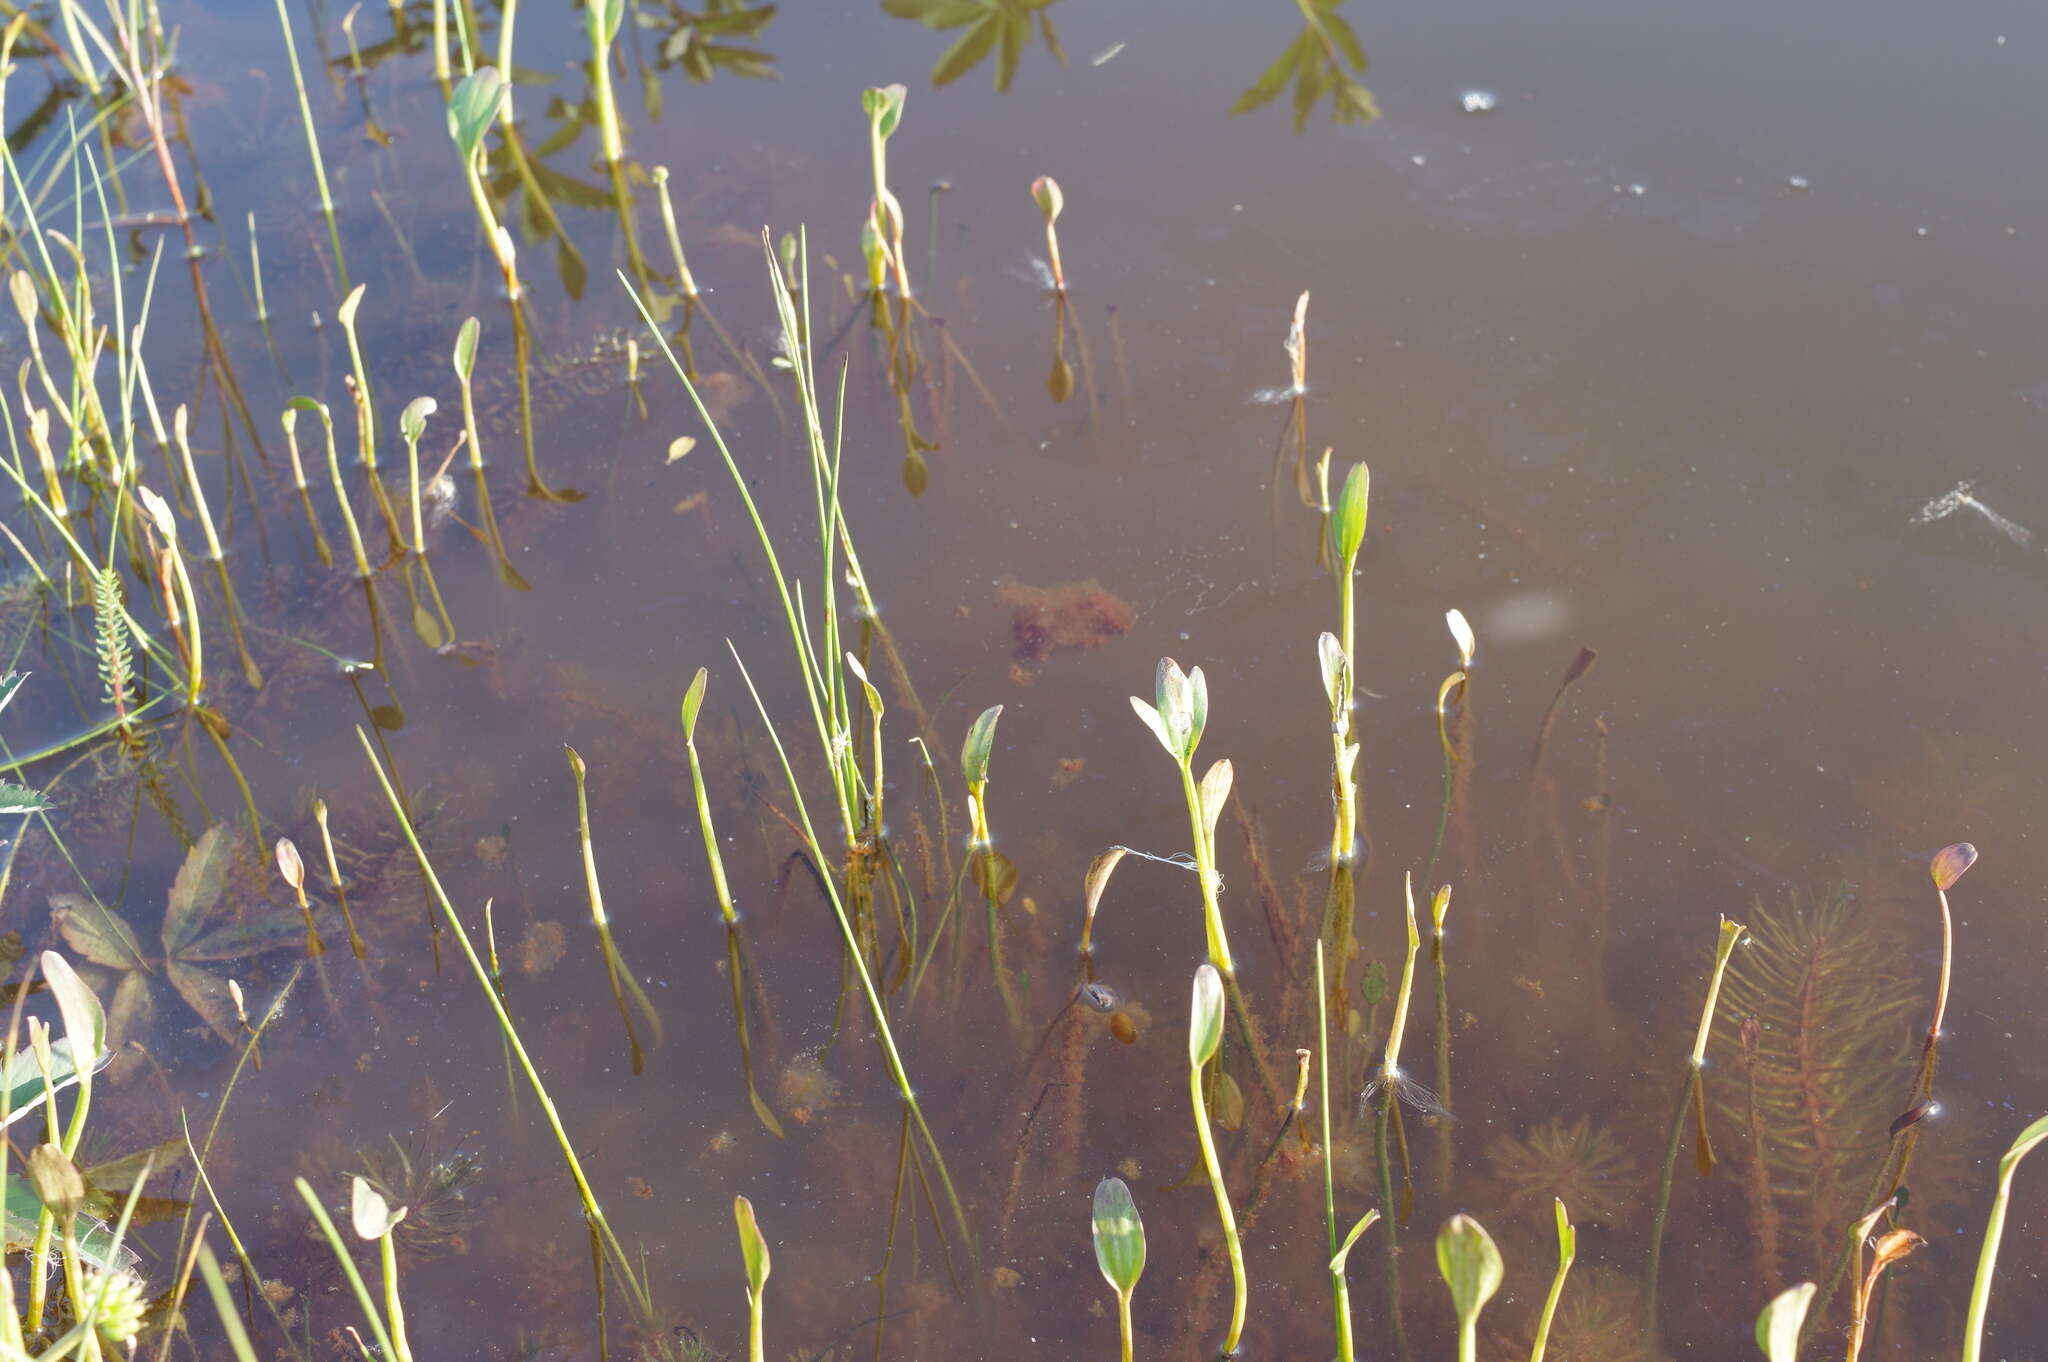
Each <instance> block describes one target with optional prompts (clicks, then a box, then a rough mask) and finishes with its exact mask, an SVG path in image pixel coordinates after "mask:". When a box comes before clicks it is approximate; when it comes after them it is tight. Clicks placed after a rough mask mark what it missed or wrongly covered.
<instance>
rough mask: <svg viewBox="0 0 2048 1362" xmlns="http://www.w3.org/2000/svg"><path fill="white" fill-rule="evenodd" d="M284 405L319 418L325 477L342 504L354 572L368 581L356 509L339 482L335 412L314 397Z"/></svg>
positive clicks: (367, 560) (366, 559) (339, 459)
mask: <svg viewBox="0 0 2048 1362" xmlns="http://www.w3.org/2000/svg"><path fill="white" fill-rule="evenodd" d="M287 405H288V406H289V407H292V408H294V409H296V410H299V411H310V412H312V413H313V414H314V415H315V416H317V417H319V418H320V433H321V434H322V435H323V436H325V437H326V440H327V476H328V478H329V480H330V481H332V482H333V484H334V499H335V501H336V502H337V503H338V504H339V505H340V507H341V520H342V523H343V524H344V525H346V526H347V527H348V546H349V551H350V552H352V553H353V554H354V555H355V559H356V575H357V576H358V577H360V578H362V579H363V580H364V581H368V580H369V578H370V575H371V574H370V555H369V554H368V553H367V552H365V551H364V549H363V532H362V530H361V528H360V527H359V526H357V524H356V512H355V508H354V507H353V506H351V505H350V504H349V499H348V484H347V483H345V482H343V481H342V477H341V455H340V453H339V451H337V450H336V449H335V447H334V414H333V413H332V412H330V411H328V410H327V404H326V403H325V402H322V401H320V400H319V399H318V398H313V397H294V398H293V399H292V400H291V401H290V402H289V403H288V404H287Z"/></svg>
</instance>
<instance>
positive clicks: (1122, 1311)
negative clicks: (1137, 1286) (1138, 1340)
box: [1116, 1291, 1131, 1362]
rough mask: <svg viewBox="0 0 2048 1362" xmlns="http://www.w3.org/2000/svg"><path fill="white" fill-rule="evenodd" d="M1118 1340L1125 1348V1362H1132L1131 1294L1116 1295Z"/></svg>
mask: <svg viewBox="0 0 2048 1362" xmlns="http://www.w3.org/2000/svg"><path fill="white" fill-rule="evenodd" d="M1116 1331H1117V1339H1118V1340H1119V1342H1120V1343H1121V1344H1122V1347H1123V1362H1131V1293H1130V1292H1128V1291H1119V1292H1117V1293H1116Z"/></svg>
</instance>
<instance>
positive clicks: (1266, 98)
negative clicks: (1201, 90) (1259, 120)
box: [1230, 29, 1315, 114]
mask: <svg viewBox="0 0 2048 1362" xmlns="http://www.w3.org/2000/svg"><path fill="white" fill-rule="evenodd" d="M1314 43H1315V35H1314V34H1312V33H1310V32H1308V31H1307V30H1306V29H1304V30H1303V31H1302V34H1301V36H1300V37H1298V38H1296V39H1295V40H1294V41H1293V42H1291V43H1289V44H1288V45H1287V49H1286V50H1285V51H1284V52H1282V53H1281V54H1280V55H1279V57H1277V58H1276V59H1275V60H1274V62H1273V64H1272V65H1271V66H1269V67H1267V68H1266V70H1265V72H1264V73H1263V74H1262V75H1261V76H1260V77H1259V78H1258V79H1257V80H1256V81H1253V82H1252V85H1251V88H1249V89H1247V90H1246V91H1245V92H1244V93H1243V94H1241V95H1239V96H1238V97H1237V103H1235V104H1233V105H1231V106H1230V112H1231V113H1233V114H1241V113H1250V112H1251V111H1252V110H1253V109H1256V108H1258V107H1260V106H1261V105H1265V104H1271V103H1272V102H1273V101H1274V100H1276V99H1278V98H1279V97H1280V92H1281V91H1282V90H1284V89H1286V88H1287V82H1288V80H1289V78H1290V77H1292V76H1293V75H1294V68H1295V67H1296V66H1297V65H1298V64H1300V63H1301V61H1302V60H1303V59H1304V58H1305V57H1306V56H1307V55H1308V54H1309V52H1310V51H1311V50H1312V49H1313V46H1314Z"/></svg>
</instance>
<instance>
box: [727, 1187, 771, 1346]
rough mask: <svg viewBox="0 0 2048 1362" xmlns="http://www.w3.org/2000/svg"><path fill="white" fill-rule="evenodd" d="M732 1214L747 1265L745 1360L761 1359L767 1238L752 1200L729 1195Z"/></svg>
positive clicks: (742, 1256) (743, 1258)
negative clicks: (756, 1217)
mask: <svg viewBox="0 0 2048 1362" xmlns="http://www.w3.org/2000/svg"><path fill="white" fill-rule="evenodd" d="M732 1218H733V1220H734V1222H735V1223H737V1224H738V1225H739V1231H740V1259H741V1261H743V1262H744V1263H745V1264H746V1268H747V1362H764V1359H765V1358H766V1356H767V1354H766V1352H765V1351H764V1348H763V1345H762V1341H761V1325H762V1315H763V1311H764V1310H765V1309H766V1302H765V1300H764V1298H763V1295H762V1293H763V1292H764V1291H766V1290H767V1287H768V1271H769V1267H770V1263H769V1259H768V1241H767V1240H766V1239H764V1238H762V1236H761V1226H760V1225H759V1224H758V1223H757V1222H756V1221H755V1219H754V1203H753V1202H751V1201H749V1200H747V1199H746V1198H745V1197H743V1196H736V1197H734V1198H733V1199H732Z"/></svg>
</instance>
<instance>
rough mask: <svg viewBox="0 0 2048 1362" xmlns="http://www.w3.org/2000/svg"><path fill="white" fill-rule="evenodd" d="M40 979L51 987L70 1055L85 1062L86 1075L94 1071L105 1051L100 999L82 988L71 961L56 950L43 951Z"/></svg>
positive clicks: (105, 1017)
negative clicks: (61, 1019)
mask: <svg viewBox="0 0 2048 1362" xmlns="http://www.w3.org/2000/svg"><path fill="white" fill-rule="evenodd" d="M42 964H43V978H44V979H45V980H46V981H48V983H49V985H50V993H51V996H53V997H55V998H56V1000H57V1011H58V1013H59V1014H60V1015H61V1016H62V1017H63V1018H64V1037H65V1039H67V1040H69V1041H70V1042H71V1051H72V1053H73V1054H75V1055H77V1056H79V1057H80V1058H82V1059H83V1060H84V1061H85V1063H86V1071H87V1072H88V1073H91V1072H93V1071H94V1070H97V1069H98V1068H99V1066H100V1061H101V1059H102V1057H103V1056H104V1055H105V1054H106V1052H107V1014H106V1011H105V1009H103V1008H102V1007H101V1006H100V1000H99V998H98V997H96V996H95V995H94V994H93V991H92V990H91V989H89V988H87V987H86V986H85V980H83V979H81V978H79V977H78V971H77V970H75V969H73V968H71V962H70V961H69V960H66V959H65V958H64V957H63V956H61V955H59V954H57V952H55V951H44V952H43V960H42Z"/></svg>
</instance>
